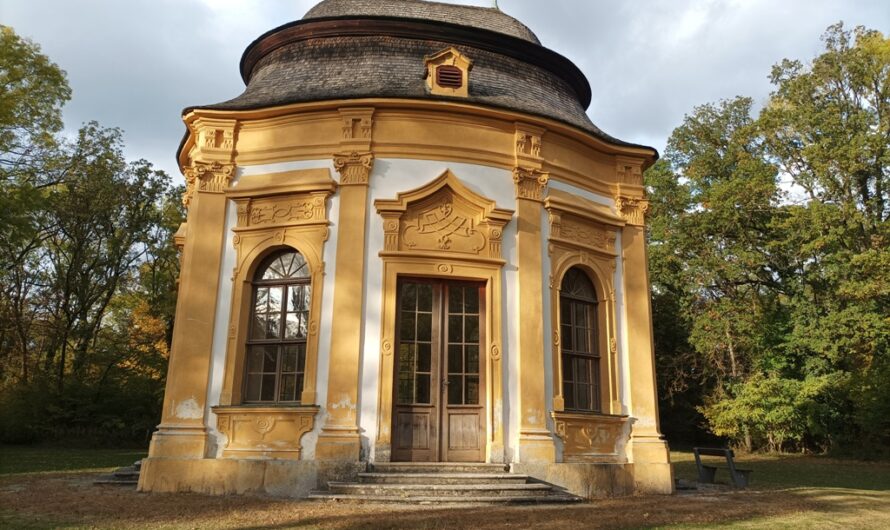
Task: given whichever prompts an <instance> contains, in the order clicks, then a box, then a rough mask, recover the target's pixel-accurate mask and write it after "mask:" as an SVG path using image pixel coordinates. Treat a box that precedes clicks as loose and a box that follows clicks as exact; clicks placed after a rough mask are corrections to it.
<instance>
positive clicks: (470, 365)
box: [464, 346, 479, 374]
mask: <svg viewBox="0 0 890 530" xmlns="http://www.w3.org/2000/svg"><path fill="white" fill-rule="evenodd" d="M464 350H465V353H466V356H467V359H466V364H464V370H465V371H466V373H468V374H478V373H479V346H466V347H465V348H464Z"/></svg>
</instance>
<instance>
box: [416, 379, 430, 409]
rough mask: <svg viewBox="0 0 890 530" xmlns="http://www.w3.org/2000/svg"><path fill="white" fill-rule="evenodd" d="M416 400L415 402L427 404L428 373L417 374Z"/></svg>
mask: <svg viewBox="0 0 890 530" xmlns="http://www.w3.org/2000/svg"><path fill="white" fill-rule="evenodd" d="M416 399H417V401H416V403H423V404H429V403H432V401H430V376H429V374H418V375H417V398H416Z"/></svg>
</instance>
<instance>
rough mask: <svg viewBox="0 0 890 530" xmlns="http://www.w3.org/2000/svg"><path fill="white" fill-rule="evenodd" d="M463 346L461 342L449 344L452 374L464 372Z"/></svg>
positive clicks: (449, 368)
mask: <svg viewBox="0 0 890 530" xmlns="http://www.w3.org/2000/svg"><path fill="white" fill-rule="evenodd" d="M463 356H464V352H463V346H461V345H460V344H449V345H448V372H449V373H452V374H460V373H463Z"/></svg>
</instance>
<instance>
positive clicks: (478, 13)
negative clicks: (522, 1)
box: [303, 0, 541, 44]
mask: <svg viewBox="0 0 890 530" xmlns="http://www.w3.org/2000/svg"><path fill="white" fill-rule="evenodd" d="M356 16H374V17H397V18H417V19H422V20H435V21H438V22H448V23H451V24H459V25H461V26H470V27H474V28H479V29H485V30H488V31H494V32H496V33H503V34H504V35H510V36H512V37H516V38H519V39H523V40H527V41H529V42H534V43H535V44H541V41H539V40H538V37H537V36H535V34H534V33H532V30H530V29H528V28H527V27H526V26H525V24H523V23H522V22H520V21H518V20H516V19H515V18H513V17H511V16H509V15H506V14H504V12H503V11H501V10H500V9H496V8H492V7H476V6H462V5H455V4H443V3H441V2H427V1H425V0H324V1H323V2H321V3H320V4H318V5H316V6H315V7H313V8H312V9H310V10H309V12H308V13H306V16H304V17H303V20H306V19H310V18H328V17H356Z"/></svg>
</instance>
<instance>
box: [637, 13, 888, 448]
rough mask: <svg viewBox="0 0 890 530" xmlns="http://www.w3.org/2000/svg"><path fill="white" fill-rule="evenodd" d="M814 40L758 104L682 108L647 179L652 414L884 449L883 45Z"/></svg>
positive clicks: (782, 444) (736, 431) (771, 444)
mask: <svg viewBox="0 0 890 530" xmlns="http://www.w3.org/2000/svg"><path fill="white" fill-rule="evenodd" d="M823 40H824V42H825V51H824V53H822V54H821V55H820V56H818V57H817V58H816V59H815V60H813V61H812V63H810V64H804V63H802V62H800V61H791V60H784V61H782V62H781V63H780V64H778V65H776V66H775V67H774V68H773V71H772V74H771V76H770V79H771V80H772V82H773V83H774V85H775V87H776V88H775V91H774V92H773V93H772V95H771V96H770V98H769V101H768V102H767V103H766V105H765V106H764V108H763V109H762V110H761V111H760V113H759V114H757V115H755V112H754V109H753V104H752V101H751V100H750V99H749V98H744V97H738V98H735V99H732V100H727V101H722V102H720V103H718V104H708V105H703V106H700V107H697V108H696V109H694V111H693V112H692V114H691V115H689V116H687V117H686V119H685V120H684V123H683V124H682V125H681V126H680V127H678V128H677V129H676V130H675V131H674V133H673V134H672V136H671V138H670V140H669V142H668V148H667V151H666V153H665V158H664V159H663V160H661V161H659V163H658V164H656V165H655V166H654V167H653V168H651V169H650V170H649V171H648V173H647V175H646V178H647V184H648V186H649V188H650V192H651V199H652V202H653V208H652V218H651V222H650V233H649V237H650V256H651V258H650V261H651V264H650V266H651V269H652V278H653V291H654V298H653V301H654V307H655V309H654V310H655V313H656V344H657V345H656V348H657V353H658V357H659V365H660V367H661V369H662V374H661V391H662V395H663V396H664V398H665V406H666V407H667V410H668V411H669V413H668V414H667V417H668V418H669V417H670V416H671V413H675V414H678V416H679V417H684V416H688V415H689V412H690V410H691V409H693V408H694V409H695V410H696V411H697V413H698V414H701V415H702V416H700V418H703V420H704V423H705V425H706V426H707V428H709V429H710V430H711V431H712V432H714V433H716V434H719V435H722V436H726V437H728V438H730V439H731V440H733V441H734V442H735V443H737V444H738V445H741V446H745V447H747V448H748V449H752V448H761V447H762V448H767V449H770V450H782V449H790V448H796V449H805V448H810V449H817V450H826V449H833V450H855V449H857V448H861V447H862V446H863V444H868V445H869V446H872V447H884V448H886V447H888V446H890V415H888V412H890V411H888V407H890V405H888V400H887V397H888V395H890V379H888V378H887V374H888V365H890V297H888V294H890V291H888V289H890V272H888V271H890V250H888V243H890V239H888V237H890V221H888V210H890V208H888V205H887V200H888V197H887V193H888V184H890V182H888V175H890V166H888V162H890V158H888V156H890V40H888V39H886V38H884V36H883V35H881V34H880V33H879V32H876V31H869V30H866V29H864V28H861V27H860V28H856V29H855V30H853V31H848V30H845V29H844V28H843V26H842V25H841V24H837V25H835V26H832V27H830V28H829V29H828V30H827V31H826V33H825V35H824V37H823ZM667 308H670V309H667ZM659 318H661V319H662V320H659ZM690 389H693V390H694V392H690ZM684 410H685V412H684ZM668 421H669V420H668Z"/></svg>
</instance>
